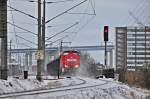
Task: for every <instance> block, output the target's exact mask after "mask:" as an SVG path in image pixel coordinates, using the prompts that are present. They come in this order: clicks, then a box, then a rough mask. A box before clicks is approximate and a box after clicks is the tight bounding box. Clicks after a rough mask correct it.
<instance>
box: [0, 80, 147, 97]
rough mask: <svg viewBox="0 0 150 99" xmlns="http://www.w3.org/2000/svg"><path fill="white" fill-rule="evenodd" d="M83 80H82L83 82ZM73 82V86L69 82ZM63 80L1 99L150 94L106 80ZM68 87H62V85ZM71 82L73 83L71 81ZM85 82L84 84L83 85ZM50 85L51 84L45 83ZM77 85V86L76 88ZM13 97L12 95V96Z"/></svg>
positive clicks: (140, 95)
mask: <svg viewBox="0 0 150 99" xmlns="http://www.w3.org/2000/svg"><path fill="white" fill-rule="evenodd" d="M81 79H82V80H81ZM70 80H72V84H71V83H70V84H69V81H70ZM70 80H69V79H61V80H59V81H58V80H57V81H55V80H54V81H52V82H54V83H52V82H50V83H51V84H55V83H56V82H57V84H56V85H55V86H56V87H57V88H56V87H55V88H52V89H47V90H41V91H33V92H26V93H23V94H22V93H16V95H14V94H13V97H8V96H6V98H4V95H1V96H0V98H4V99H144V97H145V96H146V95H148V93H149V92H147V93H146V92H144V91H139V90H136V89H134V88H130V87H128V86H127V85H123V84H122V83H119V82H116V81H112V80H106V79H98V80H97V79H90V78H80V80H79V79H77V78H71V79H70ZM60 82H61V84H63V85H65V86H67V84H69V85H70V86H67V87H61V86H60V84H58V83H60ZM70 82H71V81H70ZM81 82H82V84H80V83H81ZM83 82H84V83H83ZM44 83H47V84H48V83H49V82H47V81H46V82H44ZM75 83H76V84H77V86H75ZM10 96H11V95H10Z"/></svg>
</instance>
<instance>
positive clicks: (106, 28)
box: [104, 26, 109, 66]
mask: <svg viewBox="0 0 150 99" xmlns="http://www.w3.org/2000/svg"><path fill="white" fill-rule="evenodd" d="M108 29H109V27H108V26H104V41H105V66H107V41H108V31H109V30H108Z"/></svg>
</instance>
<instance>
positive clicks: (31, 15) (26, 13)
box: [8, 6, 37, 20]
mask: <svg viewBox="0 0 150 99" xmlns="http://www.w3.org/2000/svg"><path fill="white" fill-rule="evenodd" d="M8 7H9V8H11V9H13V10H15V11H17V12H20V13H22V14H24V15H27V16H29V17H31V18H33V19H36V20H37V18H36V17H34V16H32V15H30V14H27V13H25V12H23V11H20V10H17V9H16V8H13V7H11V6H8Z"/></svg>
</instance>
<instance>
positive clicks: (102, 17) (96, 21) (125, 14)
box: [8, 0, 150, 63]
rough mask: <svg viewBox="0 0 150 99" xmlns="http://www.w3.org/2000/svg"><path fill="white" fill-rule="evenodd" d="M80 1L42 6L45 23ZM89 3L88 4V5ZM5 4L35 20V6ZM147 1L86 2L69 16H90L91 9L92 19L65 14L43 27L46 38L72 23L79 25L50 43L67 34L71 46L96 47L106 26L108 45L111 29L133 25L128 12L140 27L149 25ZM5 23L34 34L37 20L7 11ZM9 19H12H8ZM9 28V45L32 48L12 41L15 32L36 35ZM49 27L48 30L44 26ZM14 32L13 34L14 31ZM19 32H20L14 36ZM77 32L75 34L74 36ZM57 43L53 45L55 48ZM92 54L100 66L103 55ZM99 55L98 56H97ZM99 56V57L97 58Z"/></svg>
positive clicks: (16, 1)
mask: <svg viewBox="0 0 150 99" xmlns="http://www.w3.org/2000/svg"><path fill="white" fill-rule="evenodd" d="M46 1H62V0H46ZM81 1H83V0H73V1H68V2H65V3H57V4H56V3H55V4H54V3H53V4H47V5H46V20H48V19H51V18H53V17H54V16H56V15H58V14H59V13H61V12H63V11H65V10H67V9H69V8H71V7H72V6H74V5H76V4H78V3H80V2H81ZM91 2H92V4H91ZM8 4H9V5H10V6H12V7H14V8H16V9H18V10H21V11H24V12H26V13H28V14H31V15H33V16H35V17H37V3H31V2H28V0H8ZM149 4H150V0H89V1H87V2H85V3H84V4H82V5H80V6H78V7H76V8H75V9H73V10H71V11H69V13H88V14H93V13H94V11H93V8H94V9H95V12H96V16H94V15H83V14H69V13H66V14H64V15H62V16H60V17H58V18H56V19H55V20H52V21H51V22H49V23H48V24H47V25H46V27H47V28H46V36H47V37H50V36H52V35H54V34H56V33H58V32H60V31H62V30H64V29H65V28H67V27H69V26H71V25H73V24H74V23H75V22H79V24H78V25H76V26H74V27H72V28H70V29H69V30H67V31H66V32H73V33H62V34H60V35H58V36H56V37H54V38H52V39H51V41H55V40H57V39H59V38H61V37H64V36H65V35H68V37H67V38H65V39H64V41H72V44H71V45H72V46H74V45H100V44H101V42H103V26H104V25H108V26H109V27H110V32H109V42H113V44H114V42H115V40H114V39H115V33H114V27H117V26H132V25H136V24H135V20H134V19H133V18H132V17H131V16H130V15H129V11H131V12H133V14H134V15H135V16H136V17H138V18H139V20H140V21H141V22H143V23H144V24H149V22H150V21H149V18H150V15H149V12H148V11H149V9H150V6H149ZM8 18H9V22H11V23H13V22H14V23H15V24H17V25H19V26H20V27H23V28H25V29H27V30H30V31H33V32H35V33H37V25H36V24H37V21H36V20H35V19H32V18H30V17H28V16H25V15H23V14H20V13H18V12H16V11H12V12H11V11H9V12H8ZM12 19H13V20H12ZM8 26H9V32H10V33H9V40H10V39H12V40H13V44H15V45H16V42H18V43H26V44H27V45H29V46H33V47H36V46H35V45H33V44H31V43H29V42H26V41H24V40H23V39H21V38H18V37H17V39H16V37H15V32H16V34H17V35H18V36H21V37H24V38H26V39H27V40H30V41H33V42H35V43H36V42H37V36H35V35H33V34H30V33H23V32H25V31H23V30H20V29H18V28H14V27H13V26H11V25H8ZM48 26H52V27H48ZM14 31H15V32H14ZM18 32H22V33H18ZM76 32H77V33H76ZM58 43H59V42H57V43H55V44H54V45H53V46H56V45H58ZM65 45H68V44H65ZM25 47H26V46H22V45H19V46H18V48H25ZM91 53H92V55H93V56H94V57H95V59H97V61H100V62H102V63H103V58H100V57H103V52H100V51H97V52H91ZM97 53H99V55H98V54H97ZM101 55H102V56H101Z"/></svg>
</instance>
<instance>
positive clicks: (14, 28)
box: [9, 0, 19, 48]
mask: <svg viewBox="0 0 150 99" xmlns="http://www.w3.org/2000/svg"><path fill="white" fill-rule="evenodd" d="M9 5H10V6H11V1H10V0H9ZM10 13H11V18H12V23H13V24H15V22H14V16H13V12H12V11H11V12H10ZM13 30H14V33H15V41H16V44H17V48H18V43H19V41H18V39H17V37H16V35H17V34H16V27H15V26H13Z"/></svg>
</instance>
